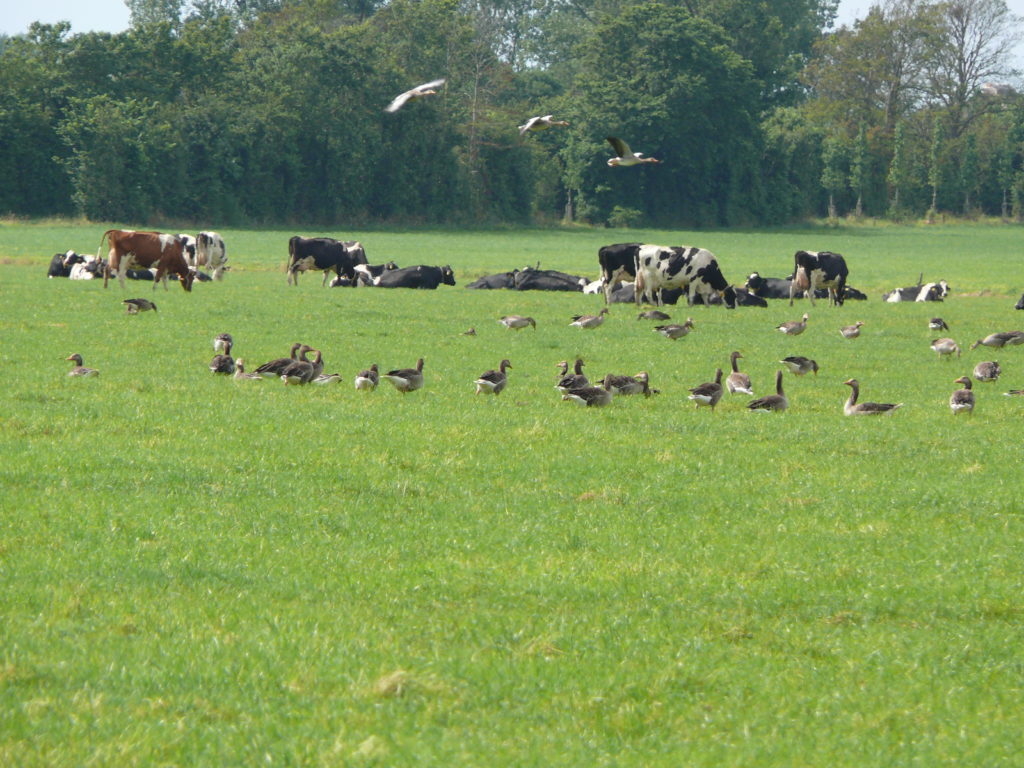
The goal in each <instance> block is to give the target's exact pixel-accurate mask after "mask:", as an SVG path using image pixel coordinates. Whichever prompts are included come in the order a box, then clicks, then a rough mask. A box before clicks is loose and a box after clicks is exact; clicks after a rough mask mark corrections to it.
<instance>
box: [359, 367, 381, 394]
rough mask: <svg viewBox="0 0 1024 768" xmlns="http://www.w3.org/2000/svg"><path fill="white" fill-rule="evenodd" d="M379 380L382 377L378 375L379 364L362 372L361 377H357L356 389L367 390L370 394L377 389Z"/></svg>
mask: <svg viewBox="0 0 1024 768" xmlns="http://www.w3.org/2000/svg"><path fill="white" fill-rule="evenodd" d="M379 380H380V375H379V374H378V373H377V364H376V363H374V364H373V365H371V366H370V367H369V368H367V369H366V370H365V371H360V372H359V375H358V376H356V389H365V390H366V391H368V392H372V391H373V390H375V389H376V388H377V382H378V381H379Z"/></svg>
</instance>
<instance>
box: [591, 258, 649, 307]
mask: <svg viewBox="0 0 1024 768" xmlns="http://www.w3.org/2000/svg"><path fill="white" fill-rule="evenodd" d="M640 246H641V243H615V244H614V245H603V246H601V247H600V248H599V249H598V250H597V262H598V264H600V265H601V286H602V288H604V303H605V304H608V303H609V302H610V301H611V300H612V292H613V291H614V290H615V286H616V285H617V284H618V283H619V282H624V281H626V280H627V279H632V280H636V257H637V253H638V252H639V250H640Z"/></svg>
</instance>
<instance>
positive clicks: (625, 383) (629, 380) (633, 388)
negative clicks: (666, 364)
mask: <svg viewBox="0 0 1024 768" xmlns="http://www.w3.org/2000/svg"><path fill="white" fill-rule="evenodd" d="M601 386H602V387H604V388H605V389H607V390H608V391H609V392H611V393H612V394H613V395H639V394H641V393H642V394H643V395H644V397H650V396H651V386H650V375H649V374H648V373H647V371H640V373H638V374H637V375H636V376H617V375H615V374H612V373H609V374H608V375H606V376H605V377H604V378H603V379H602V380H601Z"/></svg>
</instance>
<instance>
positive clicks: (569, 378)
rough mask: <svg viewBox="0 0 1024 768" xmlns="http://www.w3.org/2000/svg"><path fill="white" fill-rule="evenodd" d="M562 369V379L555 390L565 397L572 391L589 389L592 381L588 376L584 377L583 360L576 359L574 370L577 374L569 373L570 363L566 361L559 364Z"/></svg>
mask: <svg viewBox="0 0 1024 768" xmlns="http://www.w3.org/2000/svg"><path fill="white" fill-rule="evenodd" d="M558 367H559V368H561V369H562V370H561V373H560V378H559V379H558V383H557V384H556V385H555V389H557V390H558V391H559V392H561V393H562V394H563V395H564V394H565V393H566V392H568V391H569V390H570V389H581V388H582V387H589V386H590V381H589V380H588V379H587V377H586V376H584V375H583V360H582V359H581V358H578V357H577V358H576V365H575V366H574V368H573V370H574V371H575V373H569V372H568V371H569V363H567V362H566V361H565V360H563V361H562V362H560V363H559V364H558Z"/></svg>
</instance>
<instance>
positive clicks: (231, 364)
mask: <svg viewBox="0 0 1024 768" xmlns="http://www.w3.org/2000/svg"><path fill="white" fill-rule="evenodd" d="M210 372H211V373H221V374H225V375H228V376H230V375H231V374H232V373H234V372H235V360H234V358H233V357H231V342H230V341H225V343H224V351H223V352H221V353H220V354H219V355H214V356H213V359H212V360H211V361H210Z"/></svg>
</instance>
